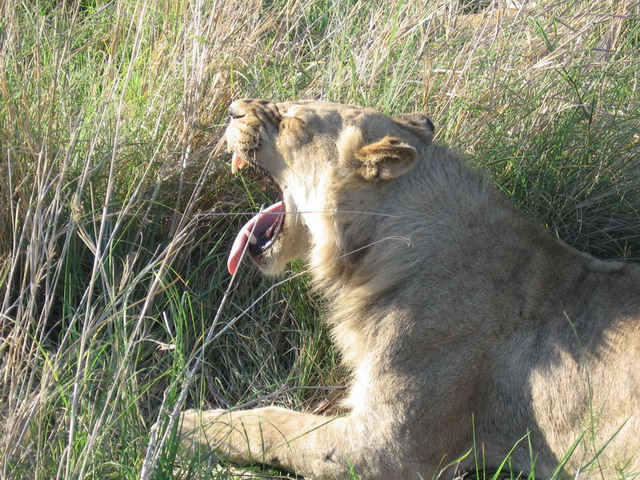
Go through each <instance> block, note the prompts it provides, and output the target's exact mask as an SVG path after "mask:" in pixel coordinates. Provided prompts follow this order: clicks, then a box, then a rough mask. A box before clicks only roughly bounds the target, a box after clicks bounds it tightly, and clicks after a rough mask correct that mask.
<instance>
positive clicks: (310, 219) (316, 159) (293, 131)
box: [225, 99, 434, 275]
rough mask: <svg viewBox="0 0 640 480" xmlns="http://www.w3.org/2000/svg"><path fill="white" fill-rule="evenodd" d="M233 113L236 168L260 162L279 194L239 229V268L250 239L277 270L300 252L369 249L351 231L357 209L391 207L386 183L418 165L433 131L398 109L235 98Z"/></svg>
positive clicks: (235, 258) (256, 256)
mask: <svg viewBox="0 0 640 480" xmlns="http://www.w3.org/2000/svg"><path fill="white" fill-rule="evenodd" d="M229 113H230V115H231V122H230V124H229V126H228V128H227V130H226V133H225V138H226V141H227V145H228V148H229V150H230V151H232V152H233V157H232V162H231V164H232V171H233V172H235V171H236V170H239V169H241V168H243V167H245V166H247V165H252V166H254V167H255V168H257V169H258V170H260V171H261V172H263V173H264V174H265V175H267V176H268V177H270V178H271V179H272V180H273V181H274V183H275V184H276V185H277V187H278V189H279V190H280V195H281V201H280V202H278V203H276V204H274V205H272V206H270V207H268V208H266V209H265V210H264V211H263V212H262V213H261V214H259V215H256V216H255V217H254V218H252V219H251V220H250V221H249V222H248V223H247V224H246V225H245V226H244V227H243V228H242V231H241V232H240V233H239V234H238V237H237V238H236V241H235V243H234V246H233V248H232V251H231V254H230V256H229V260H228V268H229V271H230V272H231V273H233V272H235V270H236V268H237V265H238V262H239V260H240V257H241V254H242V252H243V250H244V249H245V247H246V248H247V249H248V251H249V253H250V255H251V258H252V259H253V261H254V263H255V264H256V265H257V266H258V267H259V268H260V269H261V270H262V271H263V272H264V273H266V274H270V275H273V274H277V273H280V272H282V270H283V269H284V268H285V266H286V264H287V263H288V262H290V261H292V260H294V259H298V258H301V259H305V260H311V263H312V265H313V264H315V266H317V267H319V266H321V264H322V263H323V262H324V263H326V262H331V261H334V262H335V261H336V259H337V258H338V257H345V256H348V255H351V254H353V256H354V258H355V257H356V256H357V255H356V254H357V251H358V249H362V248H364V246H363V245H358V244H357V242H356V243H355V244H354V243H353V242H352V241H351V240H352V238H350V237H353V236H354V232H355V231H356V230H357V225H358V222H359V220H358V215H359V214H364V213H366V212H369V213H375V212H379V211H383V210H384V208H382V205H379V204H378V203H379V202H383V201H384V199H383V191H384V188H385V185H387V184H389V183H391V182H393V181H394V180H395V179H397V178H398V177H400V176H403V175H405V174H407V173H408V172H409V171H411V170H412V169H413V168H414V166H415V165H416V162H417V160H418V158H419V156H420V152H421V151H422V150H423V149H424V148H426V147H427V146H428V145H429V144H430V143H431V140H432V138H433V134H434V127H433V123H432V122H431V121H430V120H429V119H428V118H427V117H425V116H423V115H414V114H408V115H398V116H393V117H390V116H386V115H383V114H381V113H379V112H377V111H375V110H371V109H367V108H359V107H350V106H345V105H338V104H333V103H326V102H318V101H296V102H282V103H273V102H268V101H265V100H253V99H245V100H237V101H235V102H233V103H232V104H231V106H230V107H229ZM367 222H368V223H371V218H370V217H367ZM347 227H348V228H347ZM362 240H363V239H360V241H362ZM330 257H331V258H330Z"/></svg>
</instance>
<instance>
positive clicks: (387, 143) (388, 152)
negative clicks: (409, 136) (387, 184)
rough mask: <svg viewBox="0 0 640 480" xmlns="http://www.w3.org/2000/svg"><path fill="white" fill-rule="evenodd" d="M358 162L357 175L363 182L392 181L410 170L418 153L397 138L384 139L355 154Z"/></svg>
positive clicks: (360, 149) (366, 146)
mask: <svg viewBox="0 0 640 480" xmlns="http://www.w3.org/2000/svg"><path fill="white" fill-rule="evenodd" d="M355 157H356V159H357V160H358V161H359V162H360V166H359V167H358V173H359V174H360V176H362V178H364V179H365V180H392V179H394V178H397V177H399V176H401V175H404V174H405V173H407V172H408V171H409V170H411V169H412V168H413V167H414V166H415V164H416V162H417V160H418V152H417V151H416V149H415V148H413V147H412V146H411V145H408V144H406V143H404V142H403V141H402V140H400V139H399V138H395V137H384V138H383V139H382V140H379V141H377V142H374V143H370V144H369V145H365V146H364V147H362V148H359V149H358V150H357V151H356V152H355Z"/></svg>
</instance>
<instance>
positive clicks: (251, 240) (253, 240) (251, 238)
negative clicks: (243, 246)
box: [247, 232, 258, 245]
mask: <svg viewBox="0 0 640 480" xmlns="http://www.w3.org/2000/svg"><path fill="white" fill-rule="evenodd" d="M247 238H248V239H249V243H250V244H251V245H255V244H256V243H258V237H256V236H255V235H254V234H253V233H251V232H247Z"/></svg>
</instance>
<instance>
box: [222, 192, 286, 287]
mask: <svg viewBox="0 0 640 480" xmlns="http://www.w3.org/2000/svg"><path fill="white" fill-rule="evenodd" d="M281 212H282V202H278V203H274V204H273V205H271V206H270V207H269V208H265V209H264V210H263V211H262V213H259V214H258V215H256V216H255V217H253V218H252V219H251V220H249V221H248V222H247V223H245V225H244V227H242V228H241V229H240V232H238V235H237V236H236V239H235V240H234V242H233V245H232V246H231V253H230V254H229V259H228V260H227V270H229V273H230V274H231V275H233V274H234V273H236V270H237V269H238V264H239V263H240V258H242V253H243V252H244V250H245V248H246V245H247V241H248V240H249V236H250V235H251V232H253V234H254V235H255V236H258V235H260V234H262V233H264V232H266V231H267V229H268V228H269V227H270V226H271V225H273V223H274V222H275V220H276V218H277V217H276V216H275V215H269V214H271V213H277V214H280V213H281Z"/></svg>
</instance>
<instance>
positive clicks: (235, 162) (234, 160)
mask: <svg viewBox="0 0 640 480" xmlns="http://www.w3.org/2000/svg"><path fill="white" fill-rule="evenodd" d="M247 163H248V162H247V161H246V160H245V159H244V158H243V157H241V156H240V155H238V154H237V153H235V152H233V156H232V157H231V173H232V174H233V173H236V172H237V171H238V170H240V169H241V168H244V167H245V166H246V165H247Z"/></svg>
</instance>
